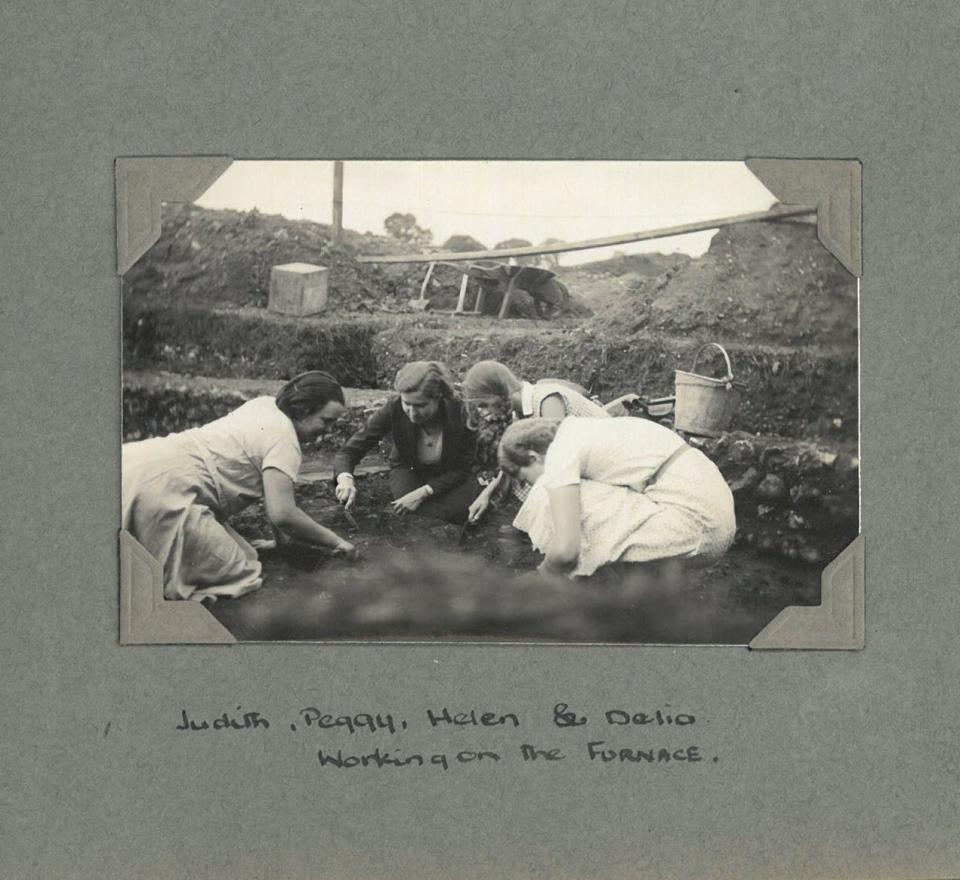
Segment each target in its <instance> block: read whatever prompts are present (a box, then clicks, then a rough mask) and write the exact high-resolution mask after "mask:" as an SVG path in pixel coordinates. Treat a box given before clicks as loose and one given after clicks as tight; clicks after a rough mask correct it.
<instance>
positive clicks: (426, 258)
mask: <svg viewBox="0 0 960 880" xmlns="http://www.w3.org/2000/svg"><path fill="white" fill-rule="evenodd" d="M816 210H817V209H816V208H811V207H807V206H798V207H790V208H774V209H772V210H770V211H757V212H755V213H752V214H737V215H735V216H733V217H718V218H717V219H715V220H700V221H698V222H696V223H683V224H681V225H679V226H663V227H661V228H659V229H647V230H644V231H643V232H628V233H622V234H620V235H609V236H607V237H605V238H590V239H585V240H584V241H572V242H566V243H564V244H552V245H532V246H531V247H521V248H505V249H504V250H502V251H469V252H467V253H457V252H456V251H447V252H443V253H436V254H406V255H404V256H365V257H357V262H358V263H437V262H447V263H457V262H463V261H464V260H491V259H492V260H505V259H506V258H507V257H535V256H538V255H539V254H563V253H567V252H569V251H586V250H590V249H591V248H599V247H609V246H611V245H615V244H630V243H631V242H635V241H650V240H652V239H655V238H669V237H670V236H673V235H686V234H687V233H690V232H705V231H706V230H708V229H716V228H717V227H718V226H732V225H733V224H735V223H756V222H759V221H761V220H780V219H783V218H785V217H801V216H803V215H804V214H813V213H814V212H816Z"/></svg>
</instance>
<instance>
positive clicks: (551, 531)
mask: <svg viewBox="0 0 960 880" xmlns="http://www.w3.org/2000/svg"><path fill="white" fill-rule="evenodd" d="M499 458H500V465H501V467H502V468H503V469H504V471H506V472H507V473H510V474H515V475H517V476H519V477H521V478H522V479H525V480H527V481H528V482H530V483H533V484H534V486H533V489H532V490H531V492H530V494H529V496H528V497H527V500H526V501H525V502H524V504H523V507H521V508H520V512H519V513H518V514H517V517H516V519H515V520H514V523H513V524H514V525H515V526H516V527H517V528H518V529H521V530H523V531H525V532H527V533H528V534H529V535H530V538H531V540H532V541H533V545H534V546H535V547H536V548H537V549H538V550H540V551H541V552H542V553H543V554H544V556H545V558H544V562H543V566H542V568H543V569H544V570H546V571H551V572H563V573H567V574H569V575H571V576H575V575H590V574H593V572H594V571H596V570H597V569H598V568H599V567H600V566H602V565H606V564H608V563H611V562H617V561H622V562H653V561H656V560H666V559H680V560H698V561H699V562H701V563H710V562H713V561H715V560H717V559H719V558H720V557H721V556H722V555H723V554H724V553H725V552H726V551H727V549H728V548H729V547H730V545H731V544H732V543H733V537H734V533H735V531H736V520H735V517H734V510H733V494H732V493H731V491H730V488H729V487H728V486H727V484H726V481H725V480H724V479H723V475H722V474H721V473H720V471H719V470H718V469H717V467H716V465H715V464H713V462H711V461H710V459H708V458H707V457H706V456H705V455H704V454H703V453H702V452H700V450H698V449H694V448H692V447H691V446H688V445H687V444H686V443H684V442H683V440H681V439H680V438H679V437H678V436H677V435H676V434H675V433H674V432H673V431H671V430H670V429H669V428H665V427H663V426H662V425H658V424H656V423H655V422H651V421H647V420H646V419H639V418H622V419H602V420H601V419H584V418H567V419H564V420H563V421H562V422H555V421H551V420H548V419H525V420H523V421H520V422H516V423H514V424H513V425H511V426H510V427H509V428H507V430H506V432H504V435H503V439H502V440H501V441H500V449H499Z"/></svg>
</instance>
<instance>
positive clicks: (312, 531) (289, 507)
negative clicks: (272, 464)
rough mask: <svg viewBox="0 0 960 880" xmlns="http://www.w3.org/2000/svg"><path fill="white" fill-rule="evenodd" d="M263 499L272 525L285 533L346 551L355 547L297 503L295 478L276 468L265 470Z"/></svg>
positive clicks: (306, 541) (309, 542)
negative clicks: (294, 489) (294, 486)
mask: <svg viewBox="0 0 960 880" xmlns="http://www.w3.org/2000/svg"><path fill="white" fill-rule="evenodd" d="M263 503H264V507H265V508H266V511H267V519H269V520H270V525H272V526H273V527H274V528H275V529H278V530H279V531H281V532H283V533H284V534H286V535H290V536H291V537H292V538H296V539H297V540H298V541H302V542H303V543H304V544H313V545H315V546H320V547H332V548H333V549H335V550H343V551H344V552H346V553H350V552H352V551H353V550H354V547H353V544H351V543H350V542H349V541H345V540H344V539H343V538H341V537H340V536H339V535H338V534H337V533H336V532H333V531H331V530H330V529H328V528H325V527H324V526H322V525H320V523H318V522H316V520H314V519H313V517H311V516H309V515H308V514H306V513H304V512H303V511H302V510H301V509H300V508H299V507H297V501H296V498H295V497H294V494H293V480H291V479H290V477H288V476H287V475H286V474H285V473H283V471H280V470H278V469H277V468H267V469H266V470H265V471H264V472H263Z"/></svg>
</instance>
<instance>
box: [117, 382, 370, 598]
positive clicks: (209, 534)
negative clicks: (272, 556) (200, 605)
mask: <svg viewBox="0 0 960 880" xmlns="http://www.w3.org/2000/svg"><path fill="white" fill-rule="evenodd" d="M345 411H346V407H345V406H344V399H343V389H342V388H341V387H340V385H339V384H338V383H337V381H336V380H335V379H334V378H333V377H332V376H331V375H330V374H329V373H324V372H321V371H319V370H313V371H311V372H308V373H303V374H301V375H299V376H297V377H296V378H295V379H292V380H291V381H289V382H287V383H286V385H284V386H283V388H281V389H280V391H279V393H278V394H277V396H276V397H275V398H274V397H269V396H265V397H257V398H254V399H253V400H249V401H247V402H246V403H244V404H243V405H242V406H240V407H239V408H237V409H235V410H234V411H233V412H231V413H229V414H228V415H226V416H224V417H223V418H220V419H217V420H216V421H213V422H210V423H209V424H207V425H203V426H202V427H199V428H191V429H189V430H187V431H181V432H180V433H177V434H169V435H168V436H166V437H154V438H152V439H149V440H140V441H137V442H134V443H124V444H123V450H122V459H123V465H122V469H123V472H122V486H121V493H122V498H123V510H122V522H123V528H125V529H126V530H127V531H129V532H130V533H131V534H132V535H133V537H134V538H136V539H137V540H138V541H139V542H140V543H141V544H142V545H143V546H144V548H146V549H147V550H148V551H149V552H150V553H151V555H152V556H153V557H154V558H155V559H156V560H157V561H158V562H159V563H160V564H161V566H162V567H163V594H164V596H165V597H166V598H167V599H197V600H200V599H205V598H212V599H216V598H217V597H224V596H229V597H235V596H242V595H243V594H244V593H248V592H250V591H251V590H255V589H257V588H258V587H260V586H261V585H262V582H263V581H262V577H261V567H260V562H259V561H258V560H257V553H256V550H254V549H253V547H252V546H251V545H250V544H249V543H247V541H245V540H244V539H243V538H242V537H240V535H238V534H237V533H236V532H235V531H234V530H233V529H231V528H230V526H229V525H227V524H226V522H225V520H226V518H227V517H229V516H231V515H233V514H235V513H238V512H239V511H241V510H243V509H244V508H245V507H247V506H248V505H249V504H251V503H253V502H254V501H259V500H263V502H264V506H265V508H266V514H267V519H268V520H269V521H270V524H271V526H273V528H274V530H275V531H276V532H279V533H280V534H282V535H286V536H288V537H291V538H294V539H296V540H298V541H302V542H303V543H306V544H312V545H319V546H322V547H329V548H331V549H332V550H333V552H334V553H335V554H337V555H343V556H347V557H348V558H355V557H356V550H355V548H354V546H353V544H351V543H350V542H349V541H345V540H344V539H343V538H341V537H340V536H339V535H337V534H336V533H335V532H332V531H331V530H330V529H328V528H326V527H325V526H322V525H320V524H319V523H318V522H316V521H314V520H313V518H312V517H310V516H309V515H308V514H306V513H304V511H303V510H301V509H300V508H299V507H298V506H297V502H296V499H295V498H294V491H293V490H294V483H295V481H296V479H297V474H298V473H299V470H300V464H301V461H302V453H301V450H300V447H301V445H302V444H306V443H312V442H314V441H315V440H316V439H317V437H318V436H319V435H320V434H321V433H323V432H325V431H327V430H328V429H329V428H331V427H332V426H333V425H334V424H335V423H336V422H337V420H338V419H339V418H340V417H341V416H342V415H343V414H344V412H345Z"/></svg>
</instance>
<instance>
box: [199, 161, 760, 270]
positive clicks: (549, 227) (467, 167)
mask: <svg viewBox="0 0 960 880" xmlns="http://www.w3.org/2000/svg"><path fill="white" fill-rule="evenodd" d="M775 201H776V199H775V198H774V196H773V195H772V194H771V193H770V191H769V190H768V189H767V188H766V187H765V186H764V185H763V184H762V183H760V181H759V180H757V178H756V177H754V176H753V175H752V174H751V173H750V171H748V170H747V167H746V165H744V163H743V162H624V161H618V162H599V161H555V162H545V161H524V162H516V161H434V160H429V161H410V160H407V161H349V160H348V161H346V162H344V183H343V225H344V226H345V227H346V228H347V229H354V230H356V231H358V232H374V233H378V234H383V233H384V228H383V221H384V220H385V219H386V218H387V217H388V216H389V215H390V214H392V213H394V212H395V211H400V212H403V213H412V214H414V215H415V216H416V218H417V223H418V225H419V226H421V227H425V228H427V229H430V230H431V231H432V232H433V241H434V244H436V245H440V244H442V243H443V242H444V241H446V239H447V238H449V237H450V236H451V235H455V234H460V235H471V236H473V237H474V238H476V239H477V240H479V241H480V242H482V243H483V244H484V245H485V246H486V247H493V246H494V245H495V244H497V243H498V242H501V241H504V240H506V239H508V238H523V239H526V240H527V241H530V242H532V243H534V244H539V243H540V242H542V241H543V240H544V239H547V238H559V239H562V240H564V241H578V240H581V239H588V238H600V237H602V236H610V235H616V234H618V233H630V232H639V231H641V230H647V229H655V228H659V227H662V226H675V225H679V224H682V223H692V222H696V221H701V220H710V219H713V218H719V217H728V216H732V215H736V214H745V213H750V212H753V211H763V210H765V209H767V208H768V207H770V206H771V205H772V204H773V203H774V202H775ZM332 203H333V162H332V161H246V160H245V161H237V162H234V163H233V165H231V166H230V168H229V169H228V170H227V171H226V172H225V173H224V174H223V175H222V176H221V177H220V178H219V180H217V181H216V182H215V183H214V184H213V186H211V187H210V188H209V189H208V190H207V191H206V192H205V193H204V194H203V195H202V196H201V197H200V198H199V199H197V202H196V204H198V205H200V206H202V207H207V208H232V209H234V210H243V211H247V210H251V209H252V208H257V210H259V211H260V212H261V213H264V214H282V215H283V216H285V217H287V218H289V219H292V220H303V219H306V220H315V221H317V222H320V223H330V222H331V214H332ZM714 232H715V230H714V231H711V232H698V233H691V234H688V235H683V236H674V237H672V238H666V239H658V240H654V241H647V242H635V243H632V244H629V245H617V246H616V247H608V248H597V249H592V250H587V251H577V252H573V253H568V254H562V255H561V257H560V261H561V264H563V265H575V264H577V263H582V262H589V261H594V260H602V259H606V258H607V257H609V256H611V255H612V254H613V252H614V251H615V250H619V251H621V252H623V253H642V252H652V251H659V252H662V253H672V252H674V251H679V252H681V253H687V254H689V255H690V256H694V257H695V256H699V255H700V254H702V253H703V252H704V251H705V250H706V249H707V246H708V245H709V243H710V239H711V238H712V236H713V234H714Z"/></svg>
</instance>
